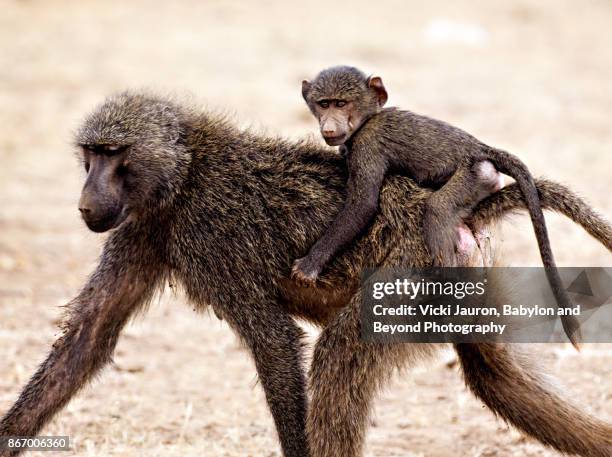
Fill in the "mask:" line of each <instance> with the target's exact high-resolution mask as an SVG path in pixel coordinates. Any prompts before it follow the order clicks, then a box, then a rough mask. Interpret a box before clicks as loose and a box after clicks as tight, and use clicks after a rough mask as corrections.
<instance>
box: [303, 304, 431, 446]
mask: <svg viewBox="0 0 612 457" xmlns="http://www.w3.org/2000/svg"><path fill="white" fill-rule="evenodd" d="M360 309H361V293H360V292H358V293H357V294H355V295H354V296H353V298H352V299H351V302H350V303H349V305H348V307H347V309H346V310H344V311H343V312H342V313H341V314H340V315H339V316H338V317H337V318H336V319H335V320H334V321H333V322H332V323H331V324H330V325H328V326H327V327H326V328H325V330H324V331H323V332H322V333H321V335H320V337H319V339H318V341H317V344H316V347H315V351H314V357H313V361H312V368H311V371H310V386H309V387H310V391H311V394H312V398H311V402H310V407H309V413H308V421H307V434H308V439H309V444H310V449H311V455H312V457H340V456H342V457H345V456H346V457H349V456H350V457H357V456H360V455H361V454H362V447H363V437H364V435H365V427H366V424H367V421H368V417H369V413H370V408H371V402H372V398H373V397H374V395H375V393H376V391H377V390H378V389H379V388H380V387H381V386H382V384H383V383H384V382H385V381H387V380H388V379H389V377H390V376H391V374H392V373H393V370H394V369H395V368H399V367H401V366H403V365H404V364H406V363H410V362H412V361H414V360H416V359H418V358H420V357H422V356H425V355H427V354H433V353H434V352H435V346H434V345H429V344H376V343H368V342H365V341H363V340H361V338H360V312H361V311H360Z"/></svg>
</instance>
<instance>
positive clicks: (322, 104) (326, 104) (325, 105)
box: [319, 100, 329, 109]
mask: <svg viewBox="0 0 612 457" xmlns="http://www.w3.org/2000/svg"><path fill="white" fill-rule="evenodd" d="M319 106H320V107H321V108H323V109H327V108H329V101H328V100H321V101H320V102H319Z"/></svg>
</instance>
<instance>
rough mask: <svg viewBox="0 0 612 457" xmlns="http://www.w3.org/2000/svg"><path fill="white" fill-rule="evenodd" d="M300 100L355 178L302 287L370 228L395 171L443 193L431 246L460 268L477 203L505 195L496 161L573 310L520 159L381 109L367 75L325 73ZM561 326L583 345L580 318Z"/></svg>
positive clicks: (380, 95) (350, 70) (428, 230)
mask: <svg viewBox="0 0 612 457" xmlns="http://www.w3.org/2000/svg"><path fill="white" fill-rule="evenodd" d="M302 95H303V96H304V100H306V103H307V104H308V107H309V108H310V110H311V111H312V113H313V114H314V115H315V117H316V118H317V119H318V121H319V124H320V129H321V134H322V135H323V138H324V139H325V141H326V142H327V144H329V145H331V146H338V145H341V147H342V152H343V155H345V156H346V158H347V160H348V167H349V180H348V183H347V198H346V203H345V205H344V207H343V208H342V211H340V213H339V214H338V216H337V217H336V218H335V219H334V221H333V222H332V223H331V225H330V226H329V228H328V229H327V231H326V232H325V234H324V235H323V236H322V237H321V238H320V239H319V240H318V241H317V242H316V243H315V244H314V245H313V246H312V248H311V249H310V252H309V253H308V255H307V256H306V257H304V258H301V259H298V260H296V262H295V264H294V268H293V276H294V277H295V278H296V279H297V280H298V281H301V282H304V283H306V284H308V283H312V282H314V281H315V280H316V279H317V276H318V275H319V273H320V272H321V270H322V268H323V267H324V266H325V264H327V262H328V261H329V260H330V259H331V258H332V257H333V256H334V255H335V254H336V252H338V250H339V249H340V248H342V247H343V246H345V245H346V244H347V243H348V242H350V241H351V240H353V239H354V238H355V237H356V236H357V235H358V234H359V233H360V232H361V231H363V230H364V229H365V227H366V226H367V225H368V223H369V221H370V220H371V219H372V218H373V217H374V215H375V214H376V211H377V208H378V197H379V192H380V188H381V186H382V183H383V179H384V177H385V175H386V174H387V173H389V172H394V171H395V172H400V173H407V174H408V175H409V176H410V177H411V178H412V179H414V180H415V181H416V182H417V183H418V184H420V185H424V186H432V187H436V188H439V189H438V190H437V191H436V192H434V193H433V194H432V195H431V197H430V198H429V200H428V201H427V205H426V211H425V215H424V219H423V231H424V236H425V242H426V244H427V248H428V251H429V253H430V255H432V256H433V258H434V265H436V266H455V265H457V261H456V257H455V254H454V246H455V239H456V235H455V230H456V228H457V227H458V226H459V225H460V224H461V223H462V219H463V218H465V217H466V216H468V215H469V214H470V213H471V211H472V209H473V208H474V207H475V206H476V204H477V203H478V202H479V201H481V200H482V199H483V198H484V197H486V196H487V195H488V194H489V193H491V192H492V191H496V190H499V187H496V186H497V183H498V180H497V177H498V176H497V172H496V171H495V169H493V167H491V166H490V163H489V161H490V162H493V164H494V165H495V167H496V168H497V170H499V171H501V172H502V173H505V174H508V175H510V176H512V177H513V178H514V179H515V180H516V182H517V184H518V186H519V188H520V189H521V192H522V194H523V197H524V198H525V201H526V202H527V208H528V210H529V215H530V216H531V220H532V222H533V227H534V230H535V234H536V238H537V241H538V245H539V248H540V254H541V256H542V261H543V263H544V266H545V267H546V274H547V277H548V280H549V282H550V285H551V287H552V290H553V293H554V295H555V298H556V300H557V304H558V305H559V306H561V307H563V308H569V307H571V306H572V305H571V302H570V300H569V298H568V296H567V293H566V292H565V289H564V288H563V284H562V282H561V278H560V276H559V273H558V271H557V268H556V265H555V260H554V257H553V254H552V250H551V248H550V240H549V238H548V233H547V230H546V223H545V221H544V215H543V213H542V208H541V206H540V201H539V198H538V191H537V189H536V186H535V183H534V181H533V178H532V176H531V173H530V172H529V170H528V169H527V167H526V166H525V165H524V164H523V163H522V162H521V161H520V160H519V159H517V158H516V157H514V156H513V155H511V154H508V153H507V152H505V151H502V150H500V149H496V148H493V147H491V146H487V145H486V144H484V143H482V142H480V141H478V140H477V139H476V138H474V137H473V136H471V135H469V134H468V133H466V132H464V131H463V130H460V129H458V128H457V127H453V126H452V125H449V124H447V123H445V122H442V121H439V120H436V119H432V118H429V117H425V116H421V115H418V114H415V113H412V112H410V111H404V110H399V109H396V108H386V109H383V105H384V104H385V103H386V101H387V91H386V89H385V86H384V85H383V82H382V79H381V78H379V77H377V76H374V77H366V75H365V74H364V73H362V72H361V71H360V70H358V69H357V68H354V67H345V66H340V67H332V68H328V69H326V70H323V71H322V72H321V73H319V74H318V75H317V77H316V78H315V79H314V80H313V81H312V82H309V81H303V82H302ZM561 322H562V323H563V328H564V330H565V333H566V334H567V336H568V337H569V339H570V341H571V342H572V343H573V344H574V346H576V347H578V342H579V340H580V331H579V330H580V329H579V322H578V320H577V319H576V318H575V317H574V316H568V315H563V316H562V317H561Z"/></svg>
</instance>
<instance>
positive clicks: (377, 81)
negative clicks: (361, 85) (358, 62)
mask: <svg viewBox="0 0 612 457" xmlns="http://www.w3.org/2000/svg"><path fill="white" fill-rule="evenodd" d="M368 87H369V88H370V89H372V90H374V92H375V93H376V98H377V100H378V106H380V107H381V108H382V107H383V106H385V103H387V99H388V98H389V97H388V95H387V89H385V85H384V84H383V82H382V78H381V77H380V76H370V77H369V78H368Z"/></svg>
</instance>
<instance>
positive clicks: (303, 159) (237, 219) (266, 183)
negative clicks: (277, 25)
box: [0, 93, 612, 457]
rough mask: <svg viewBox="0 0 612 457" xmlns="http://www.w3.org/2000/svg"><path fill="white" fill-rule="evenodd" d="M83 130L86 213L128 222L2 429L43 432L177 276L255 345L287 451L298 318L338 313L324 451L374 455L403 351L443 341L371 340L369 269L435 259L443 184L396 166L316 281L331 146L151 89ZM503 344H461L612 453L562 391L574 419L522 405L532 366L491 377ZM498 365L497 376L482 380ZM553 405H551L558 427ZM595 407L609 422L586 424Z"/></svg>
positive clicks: (327, 374) (594, 229) (327, 376)
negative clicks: (419, 182)
mask: <svg viewBox="0 0 612 457" xmlns="http://www.w3.org/2000/svg"><path fill="white" fill-rule="evenodd" d="M77 143H78V144H79V146H80V147H81V148H82V149H83V151H82V153H83V156H84V161H85V165H86V168H87V169H88V170H89V173H88V178H87V181H86V184H85V186H84V189H83V193H82V198H81V207H80V209H81V211H82V213H83V217H84V219H85V220H86V222H87V223H88V226H89V227H90V228H92V229H93V230H96V231H104V230H108V229H110V228H114V230H113V231H112V232H111V234H110V236H109V238H108V240H107V241H106V244H105V247H104V251H103V254H102V256H101V261H100V264H99V266H98V268H97V269H96V271H95V272H94V273H93V274H92V275H91V277H90V279H89V281H88V283H87V284H86V285H85V287H84V288H83V290H82V291H81V292H80V294H79V295H78V296H77V297H76V298H75V299H74V300H73V301H72V302H71V304H70V307H69V312H68V313H67V315H66V319H65V321H64V326H63V329H64V332H63V335H62V336H61V337H60V338H59V339H58V340H57V341H56V343H55V344H54V345H53V348H52V349H51V353H50V354H49V356H48V358H47V360H46V361H45V362H43V364H42V365H41V366H40V368H39V370H38V371H37V373H36V374H35V375H34V376H33V377H32V379H31V380H30V382H29V383H28V385H27V386H26V387H25V389H24V390H23V392H22V394H21V396H20V397H19V399H18V400H17V402H16V403H15V404H14V405H13V407H12V408H11V409H10V410H9V411H8V412H7V414H6V415H5V416H4V418H3V419H2V421H1V422H0V436H7V435H16V436H31V435H35V434H37V433H38V432H39V431H40V429H41V428H42V427H43V425H44V424H45V423H46V422H47V421H48V420H49V419H50V418H51V417H52V416H53V415H54V414H55V413H56V412H57V411H58V410H59V409H60V408H61V407H63V406H64V405H65V404H66V403H67V402H68V401H69V399H70V398H71V396H73V395H74V394H75V393H76V392H77V391H78V390H79V388H81V387H82V386H83V385H84V384H85V383H86V382H87V381H88V380H89V379H91V377H92V376H93V374H95V373H96V372H97V371H99V370H100V369H101V368H102V367H103V366H104V364H105V363H107V362H108V361H109V360H110V358H111V355H112V352H113V350H114V347H115V344H116V341H117V338H118V336H119V333H120V331H121V329H122V328H123V326H124V325H125V323H126V322H127V321H128V320H129V318H130V316H132V315H133V314H134V313H135V312H136V311H138V310H139V309H142V308H143V307H144V305H145V304H146V303H147V302H148V301H149V300H150V299H151V297H152V295H153V294H154V293H155V291H156V290H158V289H159V288H160V287H161V286H162V285H163V284H164V283H165V282H166V281H168V280H169V279H172V280H173V281H175V282H178V283H179V284H181V285H182V286H183V288H184V290H185V292H186V294H187V296H188V298H189V299H190V301H191V302H193V303H194V304H195V306H197V307H202V308H203V307H206V306H212V307H213V308H214V310H215V312H216V313H217V314H218V315H220V316H222V317H223V318H224V319H225V320H226V321H227V322H228V323H229V325H230V326H231V327H232V328H233V329H234V330H235V331H236V333H237V334H238V335H239V336H240V337H241V339H242V340H243V341H244V342H245V344H246V346H247V347H248V349H249V350H250V351H251V353H252V355H253V358H254V360H255V365H256V368H257V372H258V374H259V378H260V380H261V384H262V386H263V388H264V391H265V393H266V398H267V401H268V404H269V406H270V410H271V412H272V415H273V417H274V420H275V424H276V427H277V430H278V433H279V438H280V442H281V445H282V448H283V452H284V454H285V455H286V456H305V455H308V449H307V443H306V433H305V430H306V412H307V408H306V395H305V382H304V375H303V366H302V363H303V359H302V341H301V338H302V333H301V331H300V329H299V327H298V326H297V325H296V324H295V322H294V320H293V317H294V316H301V317H305V318H307V319H310V320H311V321H313V322H316V323H317V324H319V325H326V324H327V328H326V330H325V333H324V334H323V336H322V338H321V341H320V342H319V343H318V344H317V349H316V351H315V359H314V365H313V370H312V373H313V374H314V377H313V379H312V381H313V383H312V386H313V401H314V403H313V404H314V405H315V408H313V409H312V410H311V412H310V415H309V420H308V430H309V433H310V438H311V440H312V441H311V445H312V453H313V454H314V455H316V456H322V455H329V456H334V457H336V456H344V455H355V454H358V453H359V452H360V448H361V443H362V439H363V431H364V427H365V422H366V417H367V412H368V408H369V403H370V400H371V397H372V395H373V394H374V390H375V387H376V386H378V385H380V383H381V382H382V381H383V380H384V378H385V376H386V375H388V373H389V371H390V369H391V368H392V367H393V366H396V365H399V364H402V362H405V361H407V360H411V359H414V358H416V357H417V356H420V355H423V354H427V353H431V352H433V347H432V346H428V345H396V346H390V345H380V346H377V345H367V344H365V343H363V342H361V341H360V339H359V332H358V329H359V320H358V310H359V302H358V295H355V290H356V287H357V285H358V282H359V273H360V272H361V270H362V269H363V268H365V267H371V266H379V265H398V264H401V265H412V266H426V265H429V264H431V261H430V259H429V258H428V257H427V253H426V250H425V247H424V243H423V240H422V237H421V234H420V233H421V228H420V225H421V218H422V213H423V208H424V203H425V201H426V199H427V198H428V196H429V191H427V190H423V189H419V188H418V187H416V186H414V184H413V183H412V182H411V181H410V180H408V179H406V178H401V177H390V178H389V179H388V180H387V182H386V184H385V186H384V187H383V189H382V192H381V199H380V214H379V215H378V216H377V218H376V220H375V221H374V222H373V224H372V225H371V227H370V228H369V229H368V231H367V233H366V234H364V236H363V237H362V238H361V239H360V240H358V241H357V242H356V243H355V244H354V245H353V246H352V247H351V248H350V249H348V250H347V251H346V252H344V253H343V254H342V255H340V256H339V257H338V258H337V259H336V260H335V261H334V263H333V264H332V265H331V266H330V268H329V269H328V271H326V272H325V273H324V276H323V278H322V279H323V287H321V288H318V289H315V290H311V289H300V288H297V287H296V286H295V285H294V284H292V283H291V282H289V281H287V280H286V278H287V276H288V273H289V270H290V267H291V263H292V261H293V259H294V258H297V257H300V256H302V255H304V253H305V252H306V251H307V249H308V248H309V247H310V245H311V244H312V243H313V242H314V241H315V239H316V238H317V237H319V236H320V235H321V231H322V230H323V229H324V228H325V227H326V225H327V224H328V223H329V222H330V221H331V219H332V218H333V217H334V215H335V214H336V213H337V211H338V210H339V208H340V206H341V204H342V202H343V192H344V190H343V189H344V185H345V179H346V170H345V169H344V165H343V161H342V160H341V159H340V158H339V157H337V156H336V155H334V154H333V153H332V152H331V151H326V150H322V149H320V148H319V147H317V146H315V145H312V144H308V143H297V144H296V143H292V142H287V141H284V140H280V139H273V138H266V137H262V136H257V135H253V134H251V133H249V132H241V131H239V130H237V129H236V128H235V127H233V126H232V125H231V124H230V123H228V122H226V121H223V120H221V119H219V118H218V117H216V116H212V115H210V114H207V113H202V112H198V111H196V110H192V109H188V108H186V107H184V106H181V105H179V104H176V103H174V102H173V101H171V100H167V99H164V98H159V97H155V96H150V95H146V94H139V93H136V94H129V93H128V94H121V95H119V96H116V97H113V98H110V99H108V100H107V101H106V102H105V103H103V104H102V105H101V106H100V107H98V108H97V109H96V110H95V111H94V112H93V113H92V114H91V115H90V116H89V117H88V118H87V119H86V120H85V122H84V124H83V126H82V128H81V129H80V131H79V133H78V135H77ZM90 167H91V168H90ZM109 167H114V168H109ZM118 183H119V184H118ZM538 188H539V190H540V191H541V192H542V205H543V207H544V208H552V209H555V210H559V211H561V212H564V213H565V214H567V215H568V216H569V217H571V218H573V219H575V220H576V221H577V222H579V223H580V224H582V225H583V226H585V228H586V229H587V230H591V233H592V234H593V235H594V236H596V237H597V238H598V239H599V240H600V241H601V242H602V243H604V244H605V245H606V247H607V248H608V249H611V248H612V242H611V240H612V235H611V233H612V231H611V230H610V227H609V226H608V225H607V224H606V223H605V222H604V221H602V220H601V219H600V218H598V217H597V215H596V214H594V213H593V212H592V211H591V210H590V208H589V207H588V206H586V205H584V204H583V203H582V202H581V201H580V200H579V199H577V198H576V197H575V196H573V194H571V192H569V191H568V190H567V189H563V188H557V187H555V186H554V185H552V184H549V183H544V182H539V183H538ZM520 202H521V198H520V192H519V191H518V189H517V188H516V187H515V186H509V187H508V188H507V189H505V190H504V191H503V192H502V193H500V194H496V195H494V196H493V197H491V198H490V199H489V200H487V201H486V202H484V203H483V204H482V205H481V207H480V209H479V211H478V212H477V213H476V215H475V216H476V217H475V221H476V222H477V223H479V224H486V223H488V222H490V221H491V220H493V219H495V218H498V217H501V216H503V214H504V212H505V211H507V210H511V209H515V208H517V207H521V206H522V204H521V203H520ZM567 202H569V203H571V204H564V203H567ZM347 303H349V307H347V308H346V309H345V310H344V311H343V312H340V310H341V309H342V307H344V306H345V305H346V304H347ZM498 352H499V351H496V350H495V349H493V350H490V349H488V348H487V349H486V352H483V351H481V350H480V348H479V346H473V347H470V351H469V354H466V351H462V350H459V351H458V353H459V355H460V357H461V360H462V363H464V366H465V372H466V379H467V380H468V382H469V383H470V385H471V387H472V389H473V390H474V391H475V392H476V394H477V395H480V396H482V397H483V398H484V399H485V402H486V403H487V404H488V405H489V406H490V407H491V408H492V409H493V410H495V411H497V412H498V413H499V414H501V415H502V416H503V417H504V418H505V419H507V420H509V421H511V422H512V423H514V424H515V425H517V426H518V427H520V428H521V429H523V430H525V431H527V432H528V433H530V434H532V435H534V436H536V438H539V439H540V440H542V441H543V442H544V443H546V444H550V445H552V446H554V447H556V448H558V449H562V450H565V451H568V452H578V453H581V454H583V455H585V456H597V457H603V456H604V455H608V454H605V452H607V451H608V450H609V446H610V441H609V440H607V439H606V438H605V437H606V436H610V433H609V432H610V428H609V427H608V426H607V425H605V424H602V423H600V422H597V421H595V420H594V419H590V418H588V417H587V416H586V415H584V414H583V413H582V412H580V411H579V410H571V411H572V412H573V413H574V416H573V417H572V418H568V417H567V416H566V415H565V412H564V411H565V410H563V409H562V407H561V406H562V405H563V404H564V403H563V401H562V400H560V399H558V401H551V402H548V403H547V404H546V407H550V408H557V410H558V411H560V412H561V413H563V414H562V415H559V416H558V417H557V416H555V414H554V412H555V411H552V413H549V411H547V410H546V411H544V410H543V408H542V406H541V405H540V404H539V403H538V402H537V401H535V399H533V398H532V400H534V401H533V402H531V403H529V407H530V409H529V410H528V411H525V412H523V410H522V409H521V408H523V407H524V405H517V404H516V402H520V401H522V400H524V399H525V398H531V397H533V395H534V393H535V394H538V393H540V392H541V391H542V390H541V388H540V387H537V388H534V387H533V385H534V383H535V382H536V381H535V380H534V379H535V378H526V380H525V381H524V382H523V383H522V384H519V385H518V386H519V388H520V387H522V386H525V389H523V390H522V391H519V393H518V394H517V395H513V396H512V395H504V392H507V387H508V385H511V384H512V379H509V377H510V378H511V377H512V376H514V375H516V373H517V371H516V370H514V371H513V370H510V369H507V370H497V371H495V373H496V375H497V377H493V376H489V377H486V378H485V377H484V376H481V370H482V373H490V372H491V370H492V369H493V368H494V367H495V366H496V363H498V362H500V361H501V366H502V367H506V365H507V364H506V362H505V360H506V358H505V355H506V354H505V352H504V351H502V352H500V353H499V354H500V355H499V357H498V355H497V354H498ZM479 354H480V355H482V357H481V358H479V357H478V355H479ZM347 355H350V357H347ZM347 363H348V365H347ZM478 367H480V368H478ZM482 379H486V381H487V382H489V383H490V385H487V386H486V388H483V387H482V385H481V384H479V383H478V381H479V380H482ZM530 396H531V397H530ZM554 398H556V397H554ZM500 400H501V401H500ZM513 402H514V403H513ZM559 405H561V406H559ZM542 417H546V418H548V417H552V419H551V420H550V422H549V423H547V424H542V423H541V422H540V420H539V419H541V418H542ZM581 420H582V421H583V423H584V424H586V425H588V427H589V428H592V429H589V430H586V432H585V427H582V428H581V427H580V426H577V425H576V424H580V423H581V422H580V421H581ZM570 422H571V423H570ZM570 425H572V426H573V427H574V428H571V427H570ZM606 433H607V435H606ZM561 435H563V440H560V439H559V436H561ZM568 437H570V438H572V437H573V438H575V440H573V441H572V440H571V439H569V438H568ZM568 442H569V444H568ZM573 442H575V443H578V444H579V445H580V446H579V445H578V444H576V445H575V447H571V446H572V443H573ZM0 455H3V456H4V455H7V453H2V451H0Z"/></svg>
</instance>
